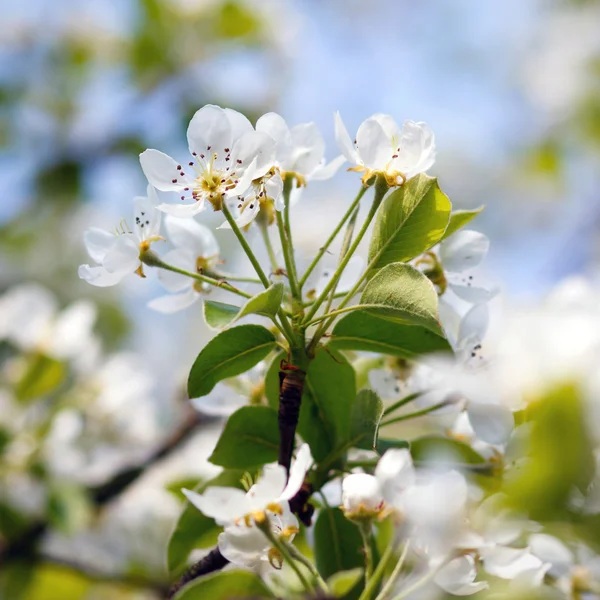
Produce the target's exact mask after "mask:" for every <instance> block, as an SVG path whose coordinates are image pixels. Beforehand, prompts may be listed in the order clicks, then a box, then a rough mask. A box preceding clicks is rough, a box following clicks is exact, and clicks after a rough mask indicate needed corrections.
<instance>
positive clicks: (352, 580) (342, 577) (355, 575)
mask: <svg viewBox="0 0 600 600" xmlns="http://www.w3.org/2000/svg"><path fill="white" fill-rule="evenodd" d="M364 572H365V570H364V569H360V568H356V569H350V570H349V571H339V572H338V573H334V574H333V575H332V576H331V577H330V578H329V579H328V580H327V587H329V589H330V590H331V593H332V594H333V595H334V596H335V597H336V598H343V597H344V596H345V595H346V594H348V592H350V591H351V590H352V588H353V587H354V586H355V585H356V584H358V582H359V581H360V580H361V579H362V577H363V574H364Z"/></svg>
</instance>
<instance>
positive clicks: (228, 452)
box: [208, 406, 279, 469]
mask: <svg viewBox="0 0 600 600" xmlns="http://www.w3.org/2000/svg"><path fill="white" fill-rule="evenodd" d="M278 452H279V426H278V423H277V413H276V412H275V411H274V410H273V409H272V408H270V407H269V406H242V408H240V409H238V410H236V411H235V412H234V413H233V414H232V415H231V416H230V417H229V419H228V420H227V423H226V424H225V428H224V429H223V433H222V434H221V437H220V438H219V441H218V442H217V445H216V446H215V449H214V450H213V453H212V454H211V455H210V458H209V459H208V460H209V461H210V462H211V463H213V464H214V465H219V466H220V467H226V468H229V469H251V468H253V467H260V466H262V465H264V464H267V463H270V462H275V461H276V460H277V456H278Z"/></svg>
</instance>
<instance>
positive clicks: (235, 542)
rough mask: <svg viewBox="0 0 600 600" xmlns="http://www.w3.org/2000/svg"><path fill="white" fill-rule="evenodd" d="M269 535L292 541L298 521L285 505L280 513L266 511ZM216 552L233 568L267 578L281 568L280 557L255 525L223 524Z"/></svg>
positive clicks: (241, 522) (242, 523)
mask: <svg viewBox="0 0 600 600" xmlns="http://www.w3.org/2000/svg"><path fill="white" fill-rule="evenodd" d="M266 517H267V519H268V522H269V527H270V529H271V532H272V533H273V534H274V535H275V536H277V537H283V539H284V540H285V541H286V542H291V541H292V540H293V539H294V536H295V534H296V533H297V531H298V519H296V517H295V516H294V515H293V513H292V512H291V511H290V509H289V506H288V505H287V503H285V504H284V505H283V506H282V512H281V514H278V513H273V512H270V511H266ZM219 550H220V551H221V554H222V555H223V556H224V557H225V558H226V559H227V560H228V561H229V562H230V563H231V564H233V565H235V566H237V567H242V568H246V569H251V570H253V571H255V572H257V573H258V574H259V575H266V574H268V573H269V571H271V570H272V569H279V568H281V564H282V560H283V557H281V556H280V555H279V553H278V552H277V551H276V550H275V548H272V547H271V545H270V543H269V540H268V539H267V538H266V536H265V535H264V533H263V532H262V531H261V530H260V529H259V528H258V527H256V526H255V525H254V524H250V525H247V524H246V523H245V522H244V521H239V522H237V523H232V524H230V525H226V526H225V528H224V530H223V532H222V533H221V534H219Z"/></svg>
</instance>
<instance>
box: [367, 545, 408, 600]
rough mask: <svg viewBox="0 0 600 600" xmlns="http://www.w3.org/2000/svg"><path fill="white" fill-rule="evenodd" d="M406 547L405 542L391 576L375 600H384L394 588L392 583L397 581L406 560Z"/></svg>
mask: <svg viewBox="0 0 600 600" xmlns="http://www.w3.org/2000/svg"><path fill="white" fill-rule="evenodd" d="M408 546H409V541H408V540H407V541H406V542H405V544H404V548H402V553H401V554H400V558H399V559H398V562H397V563H396V566H395V567H394V570H393V571H392V574H391V575H390V577H389V579H388V580H387V581H386V582H385V585H384V586H383V588H381V591H380V592H379V594H378V595H377V597H376V598H375V600H384V599H385V597H386V596H387V595H388V594H389V592H390V591H391V590H392V588H393V587H394V583H396V579H398V575H400V571H401V570H402V567H403V566H404V561H405V560H406V555H407V554H408Z"/></svg>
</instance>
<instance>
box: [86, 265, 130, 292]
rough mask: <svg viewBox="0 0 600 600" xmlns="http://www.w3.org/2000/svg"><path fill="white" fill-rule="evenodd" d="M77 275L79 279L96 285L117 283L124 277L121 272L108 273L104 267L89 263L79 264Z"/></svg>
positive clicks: (106, 285)
mask: <svg viewBox="0 0 600 600" xmlns="http://www.w3.org/2000/svg"><path fill="white" fill-rule="evenodd" d="M77 275H79V278H80V279H83V280H84V281H87V282H88V283H90V284H91V285H95V286H96V287H110V286H112V285H117V283H119V281H121V280H122V279H123V277H124V274H122V273H109V272H108V271H107V270H106V269H105V268H104V267H100V266H96V267H90V265H80V266H79V269H78V270H77Z"/></svg>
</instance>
